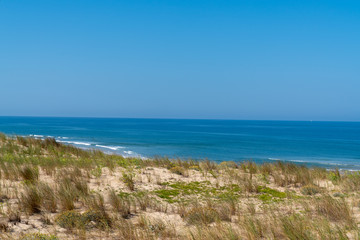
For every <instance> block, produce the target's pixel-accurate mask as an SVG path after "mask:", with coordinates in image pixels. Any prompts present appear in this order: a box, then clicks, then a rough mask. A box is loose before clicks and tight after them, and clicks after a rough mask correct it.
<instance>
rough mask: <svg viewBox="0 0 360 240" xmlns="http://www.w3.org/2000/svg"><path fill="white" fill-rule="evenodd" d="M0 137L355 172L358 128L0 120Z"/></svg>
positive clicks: (225, 122) (115, 151)
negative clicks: (278, 162)
mask: <svg viewBox="0 0 360 240" xmlns="http://www.w3.org/2000/svg"><path fill="white" fill-rule="evenodd" d="M0 132H3V133H5V134H9V135H21V136H32V137H36V138H46V137H53V138H55V139H56V140H57V141H59V142H62V143H65V144H72V145H75V146H77V147H81V148H85V149H88V148H96V149H100V150H102V151H104V152H106V153H109V154H120V155H123V156H126V157H132V156H134V157H141V158H151V157H154V156H167V157H170V158H181V159H189V158H192V159H199V160H202V159H209V160H213V161H235V162H238V161H245V160H252V161H255V162H259V163H260V162H272V161H277V160H282V161H289V162H294V163H298V164H305V165H308V166H320V167H325V168H339V169H349V170H360V122H315V121H314V122H313V121H307V122H305V121H299V122H297V121H242V120H183V119H182V120H177V119H116V118H50V117H0Z"/></svg>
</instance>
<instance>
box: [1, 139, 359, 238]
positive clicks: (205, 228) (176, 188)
mask: <svg viewBox="0 0 360 240" xmlns="http://www.w3.org/2000/svg"><path fill="white" fill-rule="evenodd" d="M359 189H360V174H359V173H358V172H345V171H343V172H340V171H338V170H334V171H326V170H324V169H320V168H307V167H304V166H299V165H295V164H291V163H285V162H274V163H265V164H262V165H257V164H255V163H253V162H243V163H235V162H223V163H220V164H217V163H213V162H211V161H199V162H198V161H192V160H188V161H181V160H170V159H167V158H155V159H148V160H144V159H137V158H123V157H121V156H117V155H106V154H104V153H103V152H100V151H95V150H93V151H85V150H81V149H79V148H76V147H73V146H69V145H63V144H60V143H58V142H56V141H55V140H54V139H46V140H38V139H34V138H24V137H15V138H13V137H7V136H5V135H4V134H0V214H1V217H0V219H1V221H0V238H1V239H22V240H24V239H34V240H35V239H134V240H137V239H206V240H210V239H359V237H360V235H359V222H360V209H359V207H360V193H359Z"/></svg>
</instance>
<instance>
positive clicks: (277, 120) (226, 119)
mask: <svg viewBox="0 0 360 240" xmlns="http://www.w3.org/2000/svg"><path fill="white" fill-rule="evenodd" d="M0 117H20V118H26V117H28V118H96V119H149V120H210V121H211V120H214V121H216V120H221V121H269V122H270V121H273V122H275V121H276V122H360V120H359V121H356V120H353V121H351V120H286V119H235V118H175V117H173V118H172V117H92V116H44V115H42V116H39V115H37V116H29V115H13V116H11V115H0Z"/></svg>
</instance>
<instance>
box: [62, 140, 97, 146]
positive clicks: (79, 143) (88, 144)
mask: <svg viewBox="0 0 360 240" xmlns="http://www.w3.org/2000/svg"><path fill="white" fill-rule="evenodd" d="M57 141H58V142H61V143H68V144H75V145H84V146H91V143H87V142H76V141H62V140H57Z"/></svg>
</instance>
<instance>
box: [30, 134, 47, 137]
mask: <svg viewBox="0 0 360 240" xmlns="http://www.w3.org/2000/svg"><path fill="white" fill-rule="evenodd" d="M30 136H31V137H35V138H43V137H44V135H36V134H30Z"/></svg>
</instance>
